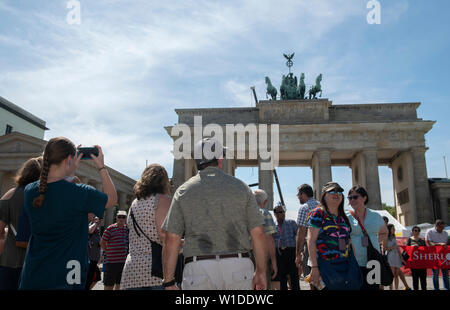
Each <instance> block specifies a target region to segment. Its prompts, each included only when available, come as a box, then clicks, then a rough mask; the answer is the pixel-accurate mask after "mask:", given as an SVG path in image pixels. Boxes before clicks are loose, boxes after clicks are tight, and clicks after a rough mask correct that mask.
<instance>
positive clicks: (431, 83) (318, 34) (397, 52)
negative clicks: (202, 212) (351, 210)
mask: <svg viewBox="0 0 450 310" xmlns="http://www.w3.org/2000/svg"><path fill="white" fill-rule="evenodd" d="M67 2H68V1H66V0H48V1H43V0H39V1H28V0H1V1H0V68H1V69H2V70H1V72H2V73H1V75H0V95H1V96H2V97H4V98H6V99H8V100H10V101H12V102H14V103H15V104H17V105H19V106H21V107H23V108H25V109H26V110H28V111H30V112H31V113H33V114H35V115H36V116H38V117H40V118H42V119H44V120H46V121H47V127H49V128H50V129H51V130H50V131H48V132H47V133H46V136H45V138H46V139H49V138H52V137H54V136H60V135H63V136H67V137H69V138H71V139H72V140H73V141H74V142H75V143H76V144H83V145H92V144H94V143H96V144H97V143H98V144H100V145H102V146H103V148H104V150H105V160H106V163H107V164H108V165H110V166H112V167H114V168H115V169H117V170H119V171H121V172H123V173H125V174H126V175H128V176H130V177H132V178H138V177H139V175H140V173H141V172H142V170H143V168H144V167H145V162H146V160H148V162H149V163H150V162H158V163H161V164H163V165H164V166H165V167H166V168H167V170H168V171H169V174H170V175H171V174H172V165H173V162H172V159H171V156H172V155H171V153H170V151H171V148H172V144H171V143H172V141H171V139H170V138H169V136H168V135H167V133H166V131H165V130H164V128H163V127H164V126H167V125H173V124H175V123H176V122H177V117H176V113H175V112H174V109H176V108H195V107H198V108H206V107H245V106H252V105H254V103H253V98H252V95H251V92H250V90H249V87H250V86H252V85H255V86H256V91H257V95H258V98H260V99H262V98H264V97H265V84H264V77H265V76H266V75H267V76H270V77H271V79H272V82H273V83H274V84H275V85H279V84H280V79H281V76H282V74H285V73H286V70H287V68H286V67H285V59H284V58H283V57H282V54H283V53H292V52H295V58H294V66H293V68H292V69H293V72H294V74H296V75H300V73H301V72H305V74H306V83H307V84H311V83H313V81H314V79H315V77H316V76H317V75H318V74H319V73H322V74H323V81H322V88H323V90H324V92H323V97H325V98H329V99H330V100H332V101H333V103H334V104H357V103H383V102H417V101H419V102H421V103H422V104H421V106H420V107H419V109H418V116H419V117H420V118H423V119H425V120H435V121H437V123H436V124H435V125H434V127H433V129H432V130H431V131H430V132H429V133H428V134H427V135H426V141H427V146H428V147H429V150H428V151H427V153H426V159H427V169H428V176H429V177H445V172H444V164H443V156H444V155H446V156H450V138H449V137H448V132H449V131H450V130H449V129H450V125H449V122H448V117H449V115H450V113H449V112H450V107H449V105H450V101H449V100H448V99H449V96H448V88H449V87H448V86H449V85H450V78H449V75H448V69H449V68H450V59H449V55H450V53H449V52H450V39H449V38H450V27H449V26H450V21H449V18H448V12H450V3H449V2H448V1H446V0H434V1H413V0H411V1H407V0H396V1H386V0H384V1H383V0H380V3H381V24H380V25H369V24H368V23H367V20H366V15H367V13H368V12H369V9H367V7H366V5H367V2H368V0H316V1H301V0H292V1H287V0H286V1H283V0H281V1H261V0H259V1H256V0H255V1H200V0H196V1H165V2H162V1H148V0H135V1H132V2H131V1H125V0H96V1H88V0H80V3H81V24H80V25H69V24H68V23H67V21H66V16H67V14H68V13H69V11H70V10H69V9H67V7H66V6H67ZM448 161H450V159H448ZM379 172H380V183H381V189H382V200H383V201H384V202H387V203H389V204H392V203H393V192H392V174H391V171H390V169H388V168H387V167H380V170H379ZM236 173H237V176H238V177H240V178H242V179H244V180H245V181H246V182H248V183H254V182H257V169H256V168H254V169H251V168H245V169H244V168H239V169H238V170H237V171H236ZM332 173H333V179H335V180H336V181H338V182H340V183H341V184H342V185H343V186H344V188H348V187H349V186H350V185H351V172H350V169H349V168H345V167H344V168H343V167H336V168H333V170H332ZM278 174H279V179H280V182H281V186H282V188H283V195H284V198H285V201H286V202H287V207H288V210H290V211H292V212H294V211H296V210H297V208H298V202H297V200H296V197H295V189H296V187H297V186H298V185H300V184H302V183H311V182H312V177H311V170H310V169H309V168H292V169H288V168H280V169H279V170H278ZM274 190H275V192H276V187H275V186H274ZM276 196H277V195H276ZM275 199H276V200H277V197H276V198H275Z"/></svg>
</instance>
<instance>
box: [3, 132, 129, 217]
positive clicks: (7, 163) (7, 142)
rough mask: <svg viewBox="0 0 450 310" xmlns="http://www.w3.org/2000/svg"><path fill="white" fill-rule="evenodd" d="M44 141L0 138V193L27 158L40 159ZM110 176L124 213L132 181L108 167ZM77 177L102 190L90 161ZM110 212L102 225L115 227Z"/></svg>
mask: <svg viewBox="0 0 450 310" xmlns="http://www.w3.org/2000/svg"><path fill="white" fill-rule="evenodd" d="M46 143H47V141H45V140H42V139H38V138H36V137H32V136H29V135H25V134H23V133H20V132H13V133H10V134H7V135H3V136H0V190H1V194H4V193H5V192H6V191H7V190H9V189H10V188H12V187H14V176H15V174H16V172H17V170H18V169H19V168H20V167H21V165H22V164H23V163H24V162H25V161H27V160H28V159H29V158H32V157H38V156H40V155H42V152H43V151H44V147H45V144H46ZM107 169H108V172H109V175H110V176H111V179H112V181H113V183H114V185H115V187H116V190H117V195H118V208H119V209H120V210H125V209H127V208H128V207H129V206H130V204H131V200H132V197H133V186H134V184H135V183H136V181H135V180H133V179H131V178H129V177H127V176H126V175H123V174H122V173H120V172H118V171H116V170H114V169H112V168H111V167H107ZM76 175H77V176H78V177H79V178H80V180H81V182H82V183H85V184H89V185H92V186H93V187H95V188H96V189H98V190H101V189H102V184H101V177H100V174H99V173H98V170H97V168H96V167H95V164H94V163H93V162H92V161H89V160H83V161H81V162H80V165H79V166H78V170H77V173H76ZM114 221H115V219H114V214H113V208H111V209H108V210H107V211H106V212H105V216H104V225H106V226H107V225H109V224H112V223H114Z"/></svg>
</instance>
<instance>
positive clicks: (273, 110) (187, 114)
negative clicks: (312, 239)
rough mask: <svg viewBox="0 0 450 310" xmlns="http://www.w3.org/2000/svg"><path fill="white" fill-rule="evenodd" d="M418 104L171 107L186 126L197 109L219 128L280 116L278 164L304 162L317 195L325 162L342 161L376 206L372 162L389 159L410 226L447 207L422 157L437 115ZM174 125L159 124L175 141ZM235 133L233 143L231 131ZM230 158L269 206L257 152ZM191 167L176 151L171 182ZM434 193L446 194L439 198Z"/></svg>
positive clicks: (328, 176)
mask: <svg viewBox="0 0 450 310" xmlns="http://www.w3.org/2000/svg"><path fill="white" fill-rule="evenodd" d="M419 105H420V103H418V102H413V103H385V104H349V105H333V104H332V102H331V101H330V100H328V99H313V100H277V101H269V100H261V101H259V102H257V103H256V107H249V108H210V109H177V110H175V112H176V113H177V115H178V124H186V125H187V126H189V127H190V128H191V129H192V130H191V132H192V133H193V132H194V129H195V128H194V117H195V116H201V117H202V122H203V126H206V125H207V124H211V123H213V124H218V125H220V126H221V127H222V128H223V132H224V133H225V132H226V125H227V124H243V125H244V126H246V125H249V124H257V125H258V124H267V125H271V124H279V166H281V167H284V166H304V167H310V168H311V169H312V170H313V173H312V175H313V180H312V184H313V187H314V192H315V195H316V197H318V196H319V195H320V189H321V188H322V186H323V184H325V183H326V182H328V181H331V180H332V173H331V167H332V166H347V167H349V168H351V170H352V181H353V184H354V185H361V186H364V187H365V188H366V189H367V191H368V193H369V197H370V203H369V207H371V208H373V209H381V194H380V180H379V175H378V166H380V165H384V166H388V167H390V168H391V169H392V176H393V185H394V199H395V207H396V211H397V217H398V220H399V221H400V222H401V223H402V224H403V225H405V226H408V225H412V224H416V223H424V222H428V223H432V222H433V221H434V219H435V218H436V217H438V218H443V219H444V220H448V213H449V207H448V204H445V205H442V203H441V205H440V210H439V214H436V208H435V207H433V201H432V197H431V191H430V184H429V180H428V176H427V169H426V161H425V152H426V150H427V149H428V148H427V146H426V143H425V134H426V133H427V132H429V131H430V130H431V128H432V127H433V124H434V123H435V122H434V121H430V120H423V119H421V118H419V117H418V116H417V108H418V107H419ZM173 128H174V126H168V127H165V129H166V131H167V132H168V134H169V135H170V136H171V137H172V139H173V140H174V141H176V140H177V139H178V138H179V136H178V135H179V134H178V133H177V134H173V132H172V129H173ZM234 140H235V143H236V141H237V139H234ZM223 141H224V143H225V146H228V147H230V145H226V142H225V141H226V137H225V134H224V137H223ZM246 141H248V139H247V140H246ZM194 142H195V141H194V137H193V136H192V143H194ZM247 143H248V142H247ZM236 147H237V145H236V144H235V145H234V149H236ZM247 154H248V152H247ZM236 158H237V156H236V154H235V156H234V157H233V159H227V160H225V161H224V162H225V169H226V171H227V172H228V173H230V174H232V175H234V170H235V169H236V167H240V166H253V167H258V168H259V169H258V171H259V187H260V188H262V189H264V190H265V191H266V192H267V193H268V194H269V196H270V199H269V200H270V203H269V205H268V209H271V208H272V206H273V171H271V170H264V169H261V164H262V160H261V158H260V157H259V156H258V158H249V157H246V158H244V159H236ZM195 173H196V169H195V165H194V161H193V160H192V159H183V158H182V159H175V160H174V168H173V178H172V183H173V186H174V188H175V189H176V188H177V187H178V186H179V185H181V184H182V183H183V182H184V181H186V180H187V179H189V178H190V177H191V176H193V175H194V174H195ZM436 186H437V185H435V187H436ZM441 187H442V186H441ZM441 192H443V191H442V190H441ZM449 198H450V196H449ZM437 200H439V201H441V202H444V201H445V202H447V201H446V200H445V199H444V198H442V199H441V198H439V199H437Z"/></svg>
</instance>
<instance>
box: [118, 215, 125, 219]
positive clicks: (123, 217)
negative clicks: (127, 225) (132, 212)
mask: <svg viewBox="0 0 450 310" xmlns="http://www.w3.org/2000/svg"><path fill="white" fill-rule="evenodd" d="M117 218H118V219H126V218H127V217H126V216H123V215H121V216H118V217H117Z"/></svg>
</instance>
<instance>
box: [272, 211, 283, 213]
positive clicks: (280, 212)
mask: <svg viewBox="0 0 450 310" xmlns="http://www.w3.org/2000/svg"><path fill="white" fill-rule="evenodd" d="M274 213H275V214H283V213H284V211H274Z"/></svg>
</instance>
